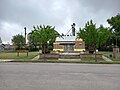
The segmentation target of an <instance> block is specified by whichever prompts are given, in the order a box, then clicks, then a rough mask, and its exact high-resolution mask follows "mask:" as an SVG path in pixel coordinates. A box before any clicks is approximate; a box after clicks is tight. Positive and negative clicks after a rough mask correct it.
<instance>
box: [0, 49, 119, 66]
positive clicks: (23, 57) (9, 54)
mask: <svg viewBox="0 0 120 90" xmlns="http://www.w3.org/2000/svg"><path fill="white" fill-rule="evenodd" d="M98 53H99V54H103V55H105V56H107V57H108V56H109V55H110V54H112V52H98ZM38 54H39V52H29V54H28V56H27V53H20V55H19V56H17V53H16V52H15V51H4V52H0V59H14V60H13V61H11V62H40V63H90V64H120V58H117V59H116V58H110V59H112V60H113V61H114V62H106V61H104V60H103V59H97V62H95V61H96V59H95V58H81V60H57V59H45V60H43V59H40V60H32V58H34V57H35V56H37V55H38Z"/></svg>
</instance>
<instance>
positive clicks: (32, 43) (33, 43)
mask: <svg viewBox="0 0 120 90" xmlns="http://www.w3.org/2000/svg"><path fill="white" fill-rule="evenodd" d="M28 44H29V47H30V50H38V48H37V46H39V42H38V38H37V37H36V34H35V33H34V31H32V32H30V33H29V34H28Z"/></svg>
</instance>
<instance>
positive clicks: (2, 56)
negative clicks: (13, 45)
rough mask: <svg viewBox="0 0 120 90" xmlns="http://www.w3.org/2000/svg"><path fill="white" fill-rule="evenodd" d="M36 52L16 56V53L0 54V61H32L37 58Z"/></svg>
mask: <svg viewBox="0 0 120 90" xmlns="http://www.w3.org/2000/svg"><path fill="white" fill-rule="evenodd" d="M37 55H38V52H29V53H28V56H27V53H19V56H17V52H0V59H32V58H33V57H35V56H37Z"/></svg>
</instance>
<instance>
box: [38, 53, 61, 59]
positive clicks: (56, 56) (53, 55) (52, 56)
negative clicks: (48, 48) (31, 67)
mask: <svg viewBox="0 0 120 90" xmlns="http://www.w3.org/2000/svg"><path fill="white" fill-rule="evenodd" d="M40 58H41V59H42V58H44V54H42V55H40ZM45 58H46V59H58V58H59V55H58V54H45Z"/></svg>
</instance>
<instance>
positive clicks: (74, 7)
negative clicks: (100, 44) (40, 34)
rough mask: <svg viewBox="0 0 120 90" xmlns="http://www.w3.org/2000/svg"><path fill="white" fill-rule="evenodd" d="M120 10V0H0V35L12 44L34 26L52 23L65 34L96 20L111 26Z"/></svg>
mask: <svg viewBox="0 0 120 90" xmlns="http://www.w3.org/2000/svg"><path fill="white" fill-rule="evenodd" d="M118 13H120V0H0V37H1V39H2V41H3V43H8V42H9V43H11V38H12V36H14V35H16V34H23V35H24V27H25V26H26V27H27V32H30V31H31V30H32V28H33V25H40V24H41V25H43V24H45V25H52V26H55V28H56V30H57V31H58V32H59V33H66V32H67V31H68V30H69V29H70V28H71V24H72V23H73V22H75V23H76V29H77V30H78V28H79V27H84V25H85V23H86V22H87V21H89V20H91V19H92V20H93V22H94V23H96V25H97V26H99V25H100V24H103V25H104V26H105V27H108V26H109V25H108V24H107V22H106V20H107V19H108V18H111V17H112V16H115V15H117V14H118Z"/></svg>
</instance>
